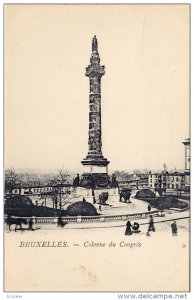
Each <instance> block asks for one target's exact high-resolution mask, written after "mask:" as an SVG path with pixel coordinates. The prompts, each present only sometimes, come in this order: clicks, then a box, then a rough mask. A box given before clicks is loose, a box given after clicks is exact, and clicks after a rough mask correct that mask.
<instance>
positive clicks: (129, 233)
mask: <svg viewBox="0 0 194 300" xmlns="http://www.w3.org/2000/svg"><path fill="white" fill-rule="evenodd" d="M131 227H132V225H131V222H130V221H127V223H126V230H125V235H132V230H131Z"/></svg>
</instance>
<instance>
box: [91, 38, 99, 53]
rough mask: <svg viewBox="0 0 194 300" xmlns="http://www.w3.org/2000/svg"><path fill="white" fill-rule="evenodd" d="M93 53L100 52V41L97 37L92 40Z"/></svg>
mask: <svg viewBox="0 0 194 300" xmlns="http://www.w3.org/2000/svg"><path fill="white" fill-rule="evenodd" d="M93 51H98V41H97V38H96V36H94V37H93V39H92V52H93Z"/></svg>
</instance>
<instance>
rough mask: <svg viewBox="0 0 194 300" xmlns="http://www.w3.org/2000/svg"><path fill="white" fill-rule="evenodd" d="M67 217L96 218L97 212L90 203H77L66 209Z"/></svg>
mask: <svg viewBox="0 0 194 300" xmlns="http://www.w3.org/2000/svg"><path fill="white" fill-rule="evenodd" d="M66 214H67V215H68V216H96V215H97V210H96V208H95V207H94V205H92V204H91V203H88V202H83V201H78V202H75V203H73V204H71V205H69V206H68V207H67V210H66Z"/></svg>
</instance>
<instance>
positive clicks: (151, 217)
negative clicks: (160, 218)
mask: <svg viewBox="0 0 194 300" xmlns="http://www.w3.org/2000/svg"><path fill="white" fill-rule="evenodd" d="M150 231H153V232H155V227H154V219H153V216H152V215H150V221H149V227H148V232H150Z"/></svg>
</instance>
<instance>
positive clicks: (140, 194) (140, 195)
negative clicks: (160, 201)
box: [136, 189, 156, 199]
mask: <svg viewBox="0 0 194 300" xmlns="http://www.w3.org/2000/svg"><path fill="white" fill-rule="evenodd" d="M155 197H156V195H155V194H154V193H153V192H152V191H150V190H148V189H143V190H141V191H139V192H137V193H136V198H138V199H141V198H143V199H144V198H155Z"/></svg>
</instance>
